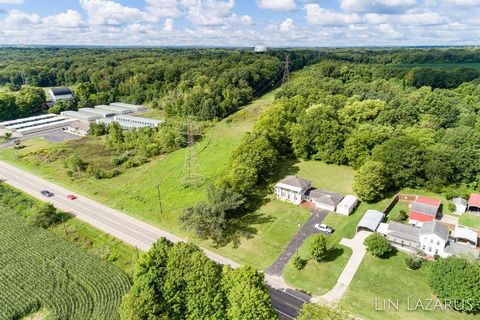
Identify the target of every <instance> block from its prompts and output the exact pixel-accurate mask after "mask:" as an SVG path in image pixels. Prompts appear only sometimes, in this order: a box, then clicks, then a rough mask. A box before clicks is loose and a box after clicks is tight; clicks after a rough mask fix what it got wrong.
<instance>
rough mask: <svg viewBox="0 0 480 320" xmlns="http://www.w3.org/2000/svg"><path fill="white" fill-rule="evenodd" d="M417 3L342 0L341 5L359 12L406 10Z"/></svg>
mask: <svg viewBox="0 0 480 320" xmlns="http://www.w3.org/2000/svg"><path fill="white" fill-rule="evenodd" d="M416 3H417V1H416V0H341V3H340V7H341V8H342V9H344V10H347V11H351V12H358V13H365V12H377V13H394V12H404V11H405V10H407V9H409V8H412V7H414V6H415V5H416Z"/></svg>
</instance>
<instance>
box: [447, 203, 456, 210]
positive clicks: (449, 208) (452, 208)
mask: <svg viewBox="0 0 480 320" xmlns="http://www.w3.org/2000/svg"><path fill="white" fill-rule="evenodd" d="M456 209H457V207H456V206H455V204H454V203H453V202H449V203H448V211H450V212H455V210H456Z"/></svg>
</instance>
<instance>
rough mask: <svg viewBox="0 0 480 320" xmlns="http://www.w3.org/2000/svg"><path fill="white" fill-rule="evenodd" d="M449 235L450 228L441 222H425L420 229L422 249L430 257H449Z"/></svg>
mask: <svg viewBox="0 0 480 320" xmlns="http://www.w3.org/2000/svg"><path fill="white" fill-rule="evenodd" d="M448 235H449V232H448V227H447V226H446V225H444V224H442V223H441V222H440V221H438V220H435V221H430V222H424V223H423V225H422V228H421V229H420V239H419V240H420V249H422V251H424V252H425V253H426V254H427V255H429V256H433V255H436V254H437V255H439V256H441V257H447V256H448V253H446V252H445V248H446V247H447V244H448Z"/></svg>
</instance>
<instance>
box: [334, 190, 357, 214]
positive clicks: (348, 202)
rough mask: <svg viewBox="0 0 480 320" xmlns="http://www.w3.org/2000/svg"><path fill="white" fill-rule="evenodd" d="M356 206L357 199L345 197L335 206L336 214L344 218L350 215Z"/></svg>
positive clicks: (349, 196)
mask: <svg viewBox="0 0 480 320" xmlns="http://www.w3.org/2000/svg"><path fill="white" fill-rule="evenodd" d="M357 204H358V199H357V197H355V196H352V195H347V196H345V198H343V200H342V201H340V203H339V204H338V206H337V213H339V214H343V215H344V216H348V215H350V214H351V213H352V212H353V210H354V209H355V207H356V206H357Z"/></svg>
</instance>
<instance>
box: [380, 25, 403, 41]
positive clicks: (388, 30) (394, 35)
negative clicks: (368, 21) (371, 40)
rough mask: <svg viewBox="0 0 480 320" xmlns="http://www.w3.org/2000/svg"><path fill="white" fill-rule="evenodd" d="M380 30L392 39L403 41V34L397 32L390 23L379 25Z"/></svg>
mask: <svg viewBox="0 0 480 320" xmlns="http://www.w3.org/2000/svg"><path fill="white" fill-rule="evenodd" d="M377 28H378V30H379V31H380V32H381V33H382V34H384V35H385V36H387V37H388V38H390V39H401V38H403V34H402V33H400V32H398V31H397V30H395V29H394V28H393V27H392V25H390V24H389V23H383V24H380V25H378V27H377Z"/></svg>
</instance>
